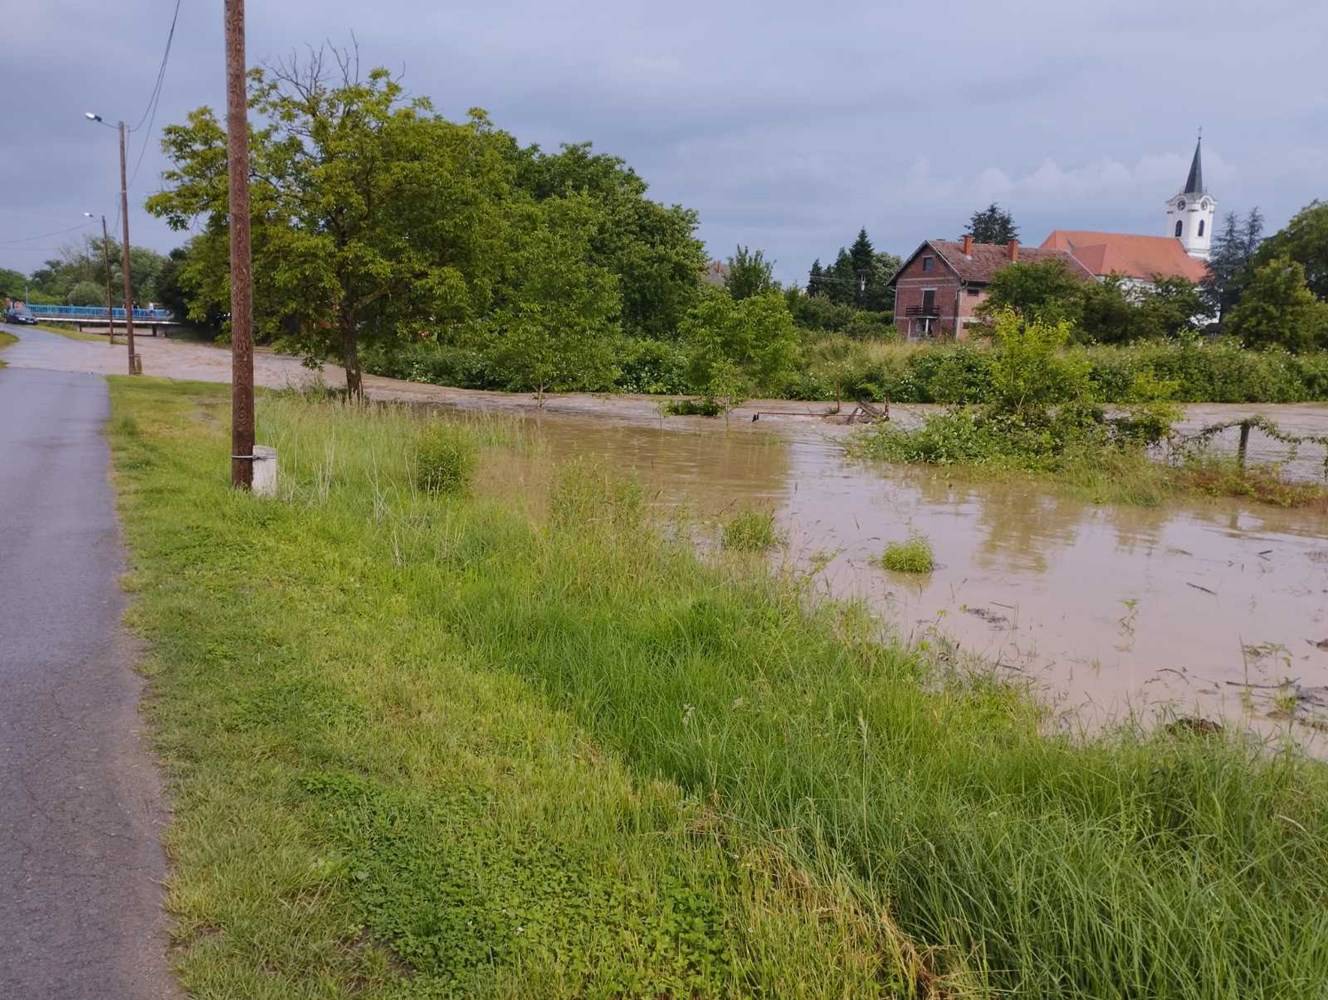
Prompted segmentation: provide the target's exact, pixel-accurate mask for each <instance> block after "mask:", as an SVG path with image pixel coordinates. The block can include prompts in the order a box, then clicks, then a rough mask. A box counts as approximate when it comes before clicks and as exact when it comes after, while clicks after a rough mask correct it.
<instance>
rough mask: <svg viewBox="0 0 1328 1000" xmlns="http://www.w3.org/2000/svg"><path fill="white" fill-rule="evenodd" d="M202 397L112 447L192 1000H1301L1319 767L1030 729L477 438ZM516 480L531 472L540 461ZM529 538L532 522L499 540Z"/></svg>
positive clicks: (639, 512)
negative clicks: (452, 445) (243, 436)
mask: <svg viewBox="0 0 1328 1000" xmlns="http://www.w3.org/2000/svg"><path fill="white" fill-rule="evenodd" d="M225 391H226V390H225V388H224V387H220V386H195V385H170V384H164V383H158V382H155V381H153V380H148V379H135V380H132V381H131V380H128V379H116V380H113V390H112V392H113V410H114V416H113V420H112V423H111V425H110V432H109V433H110V436H111V440H112V445H113V450H114V456H115V467H116V476H117V482H118V484H119V488H120V495H121V502H122V505H123V509H124V515H125V516H124V523H125V530H126V534H127V536H128V540H129V543H130V548H131V559H132V573H131V576H130V578H129V585H130V587H131V589H132V590H133V592H134V595H135V601H134V606H133V611H132V621H133V624H134V625H135V626H136V627H137V628H138V629H139V630H140V631H141V632H142V633H143V634H144V635H145V637H146V638H147V639H148V641H149V647H148V648H149V650H150V653H149V656H148V660H147V669H148V672H149V676H150V679H151V692H152V701H151V706H150V713H151V718H152V725H153V731H154V733H155V734H156V739H157V742H158V745H159V746H160V748H161V751H162V753H163V755H164V758H165V760H166V763H167V766H168V769H169V775H170V780H171V788H172V793H173V797H174V805H175V815H176V819H175V823H174V825H173V827H172V829H171V832H170V835H169V847H170V852H171V857H172V862H173V874H172V877H171V883H170V906H171V909H172V911H173V912H174V913H175V914H176V917H177V919H178V921H179V928H178V936H179V944H180V952H179V961H180V966H181V970H182V974H183V976H184V981H185V983H186V985H187V986H188V987H189V988H190V989H191V990H193V991H194V992H196V993H198V994H199V995H204V996H245V997H335V996H354V995H365V996H390V997H410V996H510V997H516V996H539V997H559V996H565V997H638V996H639V997H684V996H687V997H707V996H767V997H785V996H791V997H798V996H827V997H828V996H836V997H846V996H854V997H857V996H891V997H895V996H897V997H905V996H922V995H936V996H947V997H959V996H996V995H1002V996H1004V995H1016V996H1026V997H1039V998H1042V997H1082V998H1089V997H1092V998H1117V997H1119V998H1125V997H1141V996H1148V997H1157V998H1199V997H1203V998H1228V997H1229V998H1232V1000H1236V998H1241V1000H1249V998H1262V997H1270V998H1271V997H1292V996H1309V995H1313V994H1314V992H1315V991H1316V990H1318V989H1320V988H1321V987H1322V984H1323V983H1324V982H1325V981H1328V906H1326V905H1325V903H1326V902H1328V773H1326V772H1325V770H1324V769H1323V767H1322V766H1321V765H1319V764H1317V763H1312V762H1308V761H1306V760H1304V759H1303V758H1302V757H1300V756H1299V755H1298V754H1296V753H1295V752H1290V751H1287V752H1282V753H1278V754H1268V753H1266V752H1265V751H1263V750H1262V749H1260V748H1255V747H1252V746H1250V745H1247V744H1245V743H1243V742H1241V741H1239V740H1237V739H1236V738H1234V737H1229V736H1223V735H1217V736H1202V737H1201V736H1180V737H1173V736H1168V735H1166V734H1157V735H1155V736H1152V737H1145V736H1142V735H1138V734H1134V733H1130V732H1122V733H1118V734H1113V735H1111V736H1109V737H1103V738H1101V739H1098V740H1095V741H1092V742H1089V743H1086V744H1085V743H1076V742H1073V741H1071V740H1069V739H1066V738H1059V737H1048V736H1046V735H1044V734H1043V732H1042V728H1043V725H1042V724H1043V719H1042V716H1041V714H1040V713H1039V712H1038V711H1037V710H1036V709H1034V708H1033V707H1032V706H1031V705H1030V704H1029V703H1028V702H1026V701H1025V700H1024V699H1022V698H1021V697H1020V696H1019V695H1017V694H1016V693H1014V692H1012V691H1011V690H1009V689H1007V688H1003V687H1000V686H998V685H994V684H990V683H984V682H981V681H978V680H972V679H970V680H966V681H961V680H958V679H947V678H946V677H944V676H942V675H940V674H938V673H937V669H936V668H935V667H932V666H929V665H928V664H926V663H924V662H923V661H922V660H920V659H919V657H918V656H917V655H916V654H913V653H910V652H908V651H906V650H904V649H900V648H895V647H888V646H883V645H881V644H879V643H878V642H876V641H875V640H874V639H873V638H872V636H873V635H874V630H873V629H872V628H871V627H870V625H869V623H867V622H866V620H865V619H864V618H863V616H862V615H861V614H859V613H856V612H855V611H854V610H853V609H852V608H846V607H842V606H838V605H833V604H824V605H820V606H818V607H817V608H816V609H813V610H808V607H807V603H808V602H807V600H806V594H805V593H804V591H803V590H802V589H801V588H800V587H799V586H798V585H797V584H796V582H793V581H789V580H787V579H778V578H775V577H771V576H768V575H765V574H759V573H754V572H753V568H752V564H751V562H750V560H734V561H731V562H730V561H729V560H728V559H726V558H719V560H718V562H715V563H708V562H706V561H704V560H702V559H701V558H700V557H699V556H698V555H697V554H696V553H695V552H694V551H693V550H692V549H691V548H690V547H688V546H687V545H686V544H685V543H684V542H683V541H682V540H680V539H679V540H676V541H670V540H669V539H668V538H666V537H664V536H663V535H661V534H660V533H659V532H657V531H655V530H654V529H653V528H652V527H651V525H650V523H649V521H648V518H647V517H646V516H645V512H644V511H643V508H642V503H641V499H640V494H639V491H636V490H633V489H632V488H631V487H630V486H625V485H623V484H621V483H620V482H618V481H617V480H615V479H614V478H613V477H612V476H610V475H608V474H607V473H604V472H602V471H600V470H597V469H595V468H592V467H585V466H576V467H573V468H570V469H567V470H563V471H561V472H559V471H558V470H545V472H546V473H547V475H546V478H547V480H548V482H549V486H548V489H547V492H546V495H543V496H541V497H539V498H535V499H534V500H533V501H532V502H529V503H527V502H524V500H523V498H517V497H513V496H511V494H510V486H509V484H510V482H511V481H512V477H511V476H510V474H508V473H510V470H511V469H512V467H513V463H527V462H529V463H535V464H536V465H537V466H541V463H543V461H544V460H543V459H542V458H541V457H540V456H539V455H538V454H533V453H532V452H531V451H530V449H528V448H527V447H526V446H525V445H524V444H523V442H522V441H521V440H520V439H519V438H516V437H514V436H513V432H511V431H509V430H505V429H504V426H503V425H479V426H469V427H468V428H467V427H461V428H458V429H457V430H456V431H455V433H464V434H466V435H468V436H469V437H470V439H471V441H472V442H473V444H474V447H475V449H476V450H477V460H476V477H475V485H474V488H473V489H472V490H471V491H470V493H469V494H467V495H464V496H462V495H448V494H434V493H427V492H424V491H422V490H420V489H419V488H418V487H417V485H416V484H417V483H418V482H419V470H418V469H417V468H416V459H415V456H416V453H417V449H418V445H419V442H420V441H421V439H422V436H423V435H425V434H426V433H428V428H429V427H430V425H429V424H428V423H427V422H426V420H425V419H424V418H422V417H419V416H416V415H413V414H410V413H407V412H404V411H402V410H398V409H392V408H374V409H368V410H359V409H355V408H350V407H346V406H343V405H340V404H337V403H327V402H324V403H310V402H306V401H303V400H300V399H297V398H290V397H281V398H278V397H271V396H267V397H264V398H262V399H261V401H260V405H259V421H260V440H263V441H265V442H268V443H272V444H275V445H276V446H277V447H278V449H279V452H280V456H281V462H282V467H283V473H282V474H283V483H284V485H283V495H282V497H281V498H280V499H279V500H276V501H264V500H259V499H255V498H250V497H246V496H241V495H236V494H233V493H231V492H230V491H229V490H228V488H227V486H226V483H225V476H226V471H227V462H226V454H227V451H226V449H227V439H226V435H225V431H224V429H225V423H226V419H225V418H226V399H225V395H224V393H225ZM541 467H542V466H541ZM530 511H533V512H534V513H531V512H530Z"/></svg>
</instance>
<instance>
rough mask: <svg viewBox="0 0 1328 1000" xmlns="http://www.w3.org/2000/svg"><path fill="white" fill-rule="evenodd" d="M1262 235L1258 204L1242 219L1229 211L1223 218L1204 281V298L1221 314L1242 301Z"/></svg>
mask: <svg viewBox="0 0 1328 1000" xmlns="http://www.w3.org/2000/svg"><path fill="white" fill-rule="evenodd" d="M1262 236H1263V215H1262V214H1261V213H1260V212H1259V210H1258V209H1257V208H1252V209H1250V211H1249V214H1247V215H1246V216H1245V221H1244V222H1243V223H1242V222H1241V221H1240V220H1239V219H1238V218H1237V217H1236V213H1235V212H1228V213H1227V215H1226V218H1225V219H1224V220H1223V223H1222V231H1221V232H1220V233H1219V234H1218V235H1217V237H1216V238H1215V239H1214V240H1213V252H1212V256H1211V258H1210V259H1209V261H1208V276H1207V277H1206V278H1204V281H1203V294H1204V300H1205V301H1206V302H1207V303H1208V306H1209V308H1210V309H1211V310H1212V311H1214V312H1216V313H1217V314H1218V315H1219V317H1220V316H1225V315H1226V314H1227V313H1228V312H1229V311H1230V310H1231V307H1232V306H1234V305H1235V304H1236V303H1237V302H1238V301H1240V295H1241V290H1242V289H1243V288H1244V286H1245V283H1246V282H1247V281H1248V280H1249V276H1250V262H1251V261H1252V260H1253V258H1254V254H1255V252H1256V251H1257V250H1258V248H1259V243H1260V240H1261V238H1262Z"/></svg>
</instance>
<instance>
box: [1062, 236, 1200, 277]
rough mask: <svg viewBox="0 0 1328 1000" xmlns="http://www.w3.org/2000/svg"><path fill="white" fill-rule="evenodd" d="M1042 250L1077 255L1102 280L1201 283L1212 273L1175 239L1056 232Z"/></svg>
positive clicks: (1079, 260)
mask: <svg viewBox="0 0 1328 1000" xmlns="http://www.w3.org/2000/svg"><path fill="white" fill-rule="evenodd" d="M1042 247H1043V249H1047V250H1062V251H1066V252H1068V253H1070V254H1073V255H1074V258H1075V259H1076V260H1077V261H1078V262H1079V263H1080V264H1082V265H1083V266H1084V267H1085V268H1086V269H1087V270H1088V271H1090V272H1091V273H1093V274H1095V275H1097V276H1098V277H1106V276H1107V275H1109V274H1119V275H1122V276H1124V277H1127V278H1139V279H1142V280H1144V281H1151V280H1152V279H1154V278H1159V277H1161V278H1184V279H1185V280H1186V281H1193V282H1195V283H1198V282H1200V281H1202V280H1203V279H1204V276H1205V275H1207V273H1208V266H1207V265H1206V264H1204V262H1203V261H1201V260H1197V259H1196V258H1194V257H1191V256H1190V255H1189V254H1188V253H1186V252H1185V247H1184V246H1183V245H1182V244H1181V242H1180V240H1178V239H1175V238H1174V237H1171V236H1135V235H1134V234H1132V233H1093V232H1086V231H1084V230H1078V229H1056V230H1053V231H1052V233H1051V235H1049V236H1048V237H1047V238H1046V239H1045V240H1043V241H1042Z"/></svg>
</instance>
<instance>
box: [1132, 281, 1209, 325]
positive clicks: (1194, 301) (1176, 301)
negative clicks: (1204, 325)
mask: <svg viewBox="0 0 1328 1000" xmlns="http://www.w3.org/2000/svg"><path fill="white" fill-rule="evenodd" d="M1135 294H1136V298H1135V303H1134V306H1135V310H1136V312H1137V314H1138V319H1137V322H1136V329H1135V336H1134V337H1133V338H1132V339H1149V340H1157V339H1161V338H1163V337H1174V336H1176V335H1177V334H1180V333H1183V332H1185V331H1187V330H1193V329H1194V318H1195V317H1196V316H1198V315H1200V314H1201V313H1203V311H1204V297H1203V293H1202V292H1201V290H1200V289H1199V286H1198V285H1195V284H1194V283H1193V282H1191V281H1186V280H1185V279H1184V278H1160V277H1159V278H1155V279H1154V280H1153V283H1152V285H1151V286H1149V287H1144V288H1140V289H1139V290H1138V292H1136V293H1135Z"/></svg>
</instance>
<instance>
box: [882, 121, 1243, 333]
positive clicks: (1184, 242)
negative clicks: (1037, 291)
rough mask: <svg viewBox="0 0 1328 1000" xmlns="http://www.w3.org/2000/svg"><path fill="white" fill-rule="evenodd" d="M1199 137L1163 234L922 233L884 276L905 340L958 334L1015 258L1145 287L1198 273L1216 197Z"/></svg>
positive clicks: (1193, 278) (1198, 277)
mask: <svg viewBox="0 0 1328 1000" xmlns="http://www.w3.org/2000/svg"><path fill="white" fill-rule="evenodd" d="M1202 145H1203V141H1202V139H1201V140H1200V141H1199V142H1198V143H1196V144H1195V147H1194V159H1193V160H1192V161H1191V162H1190V172H1189V174H1188V176H1187V177H1186V179H1185V186H1184V188H1182V189H1181V191H1180V192H1179V193H1178V194H1176V195H1174V196H1172V198H1171V199H1170V200H1168V201H1167V203H1166V226H1167V229H1166V235H1162V236H1139V235H1136V234H1133V233H1099V232H1090V231H1088V230H1082V229H1055V230H1052V232H1051V234H1050V235H1049V236H1048V237H1047V238H1046V239H1045V240H1043V241H1042V245H1041V246H1040V247H1038V248H1037V249H1027V248H1021V247H1020V246H1019V244H1018V243H1017V242H1016V243H1011V244H1009V245H1008V246H1000V245H995V244H989V243H973V241H972V237H968V236H966V237H964V239H963V241H962V242H954V241H951V240H928V241H927V242H926V243H924V244H922V246H920V247H918V249H917V250H916V251H914V253H913V256H911V257H909V258H908V260H907V261H905V262H904V266H903V267H901V268H900V269H899V271H898V273H897V274H895V276H894V277H893V278H892V279H891V284H892V285H894V288H895V327H896V329H898V330H899V332H900V334H902V335H903V336H905V337H907V338H909V339H910V340H915V339H921V338H931V337H953V338H956V339H963V337H964V333H965V330H964V328H965V327H966V326H968V325H969V324H970V323H972V322H973V321H974V315H973V314H974V310H975V309H976V308H977V307H978V306H979V305H980V304H981V303H982V301H983V300H984V299H985V298H986V297H987V292H986V289H987V285H988V284H989V283H990V282H991V279H992V278H993V277H994V276H995V275H996V273H997V272H998V271H1000V270H1001V269H1002V268H1005V267H1008V266H1009V265H1010V264H1012V263H1016V262H1029V261H1040V260H1060V261H1063V262H1064V263H1065V265H1066V266H1067V267H1068V268H1069V269H1070V270H1071V272H1073V273H1075V274H1077V275H1080V276H1082V277H1084V278H1085V279H1088V278H1095V279H1096V280H1098V281H1103V280H1105V279H1106V278H1108V277H1111V276H1113V275H1114V276H1116V277H1118V278H1120V279H1121V280H1122V281H1123V283H1124V284H1125V286H1126V287H1127V288H1134V289H1143V288H1147V287H1151V286H1152V284H1153V283H1154V282H1155V281H1156V280H1157V279H1158V278H1183V279H1185V280H1186V281H1190V282H1193V283H1195V284H1198V283H1199V282H1201V281H1203V279H1204V278H1205V277H1206V276H1207V274H1208V265H1207V264H1206V261H1207V260H1208V258H1209V255H1210V254H1211V252H1212V245H1213V217H1214V215H1215V214H1216V212H1217V201H1216V199H1215V198H1214V197H1213V196H1212V195H1211V194H1210V193H1209V192H1208V191H1207V189H1205V187H1204V182H1203V155H1202V152H1203V151H1202ZM1205 319H1206V317H1196V320H1198V321H1201V322H1202V321H1203V320H1205Z"/></svg>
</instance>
